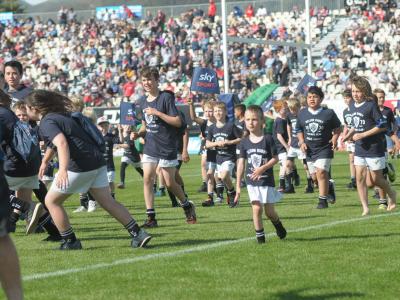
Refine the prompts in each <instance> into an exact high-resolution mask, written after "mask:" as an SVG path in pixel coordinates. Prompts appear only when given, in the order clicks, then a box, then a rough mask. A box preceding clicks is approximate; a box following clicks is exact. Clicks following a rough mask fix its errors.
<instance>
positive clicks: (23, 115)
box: [15, 109, 29, 123]
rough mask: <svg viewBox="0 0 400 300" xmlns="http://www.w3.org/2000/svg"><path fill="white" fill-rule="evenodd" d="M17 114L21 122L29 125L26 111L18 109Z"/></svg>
mask: <svg viewBox="0 0 400 300" xmlns="http://www.w3.org/2000/svg"><path fill="white" fill-rule="evenodd" d="M15 114H16V115H17V118H18V119H19V120H20V121H21V122H25V123H27V122H28V121H29V117H28V114H27V112H26V110H25V109H17V110H15Z"/></svg>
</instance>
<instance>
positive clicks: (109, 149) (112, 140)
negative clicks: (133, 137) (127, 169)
mask: <svg viewBox="0 0 400 300" xmlns="http://www.w3.org/2000/svg"><path fill="white" fill-rule="evenodd" d="M103 138H104V142H105V144H106V151H105V152H104V153H103V157H104V160H105V161H106V164H107V171H115V165H114V151H113V150H114V144H119V138H118V136H116V135H115V134H112V133H111V132H107V133H106V135H104V136H103Z"/></svg>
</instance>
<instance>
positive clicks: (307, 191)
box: [304, 186, 314, 194]
mask: <svg viewBox="0 0 400 300" xmlns="http://www.w3.org/2000/svg"><path fill="white" fill-rule="evenodd" d="M304 193H306V194H312V193H314V188H313V187H312V186H307V187H306V190H305V191H304Z"/></svg>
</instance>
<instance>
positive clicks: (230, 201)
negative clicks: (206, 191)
mask: <svg viewBox="0 0 400 300" xmlns="http://www.w3.org/2000/svg"><path fill="white" fill-rule="evenodd" d="M227 195H228V205H229V207H230V208H234V207H236V206H237V205H238V204H239V203H238V202H237V201H236V202H235V197H236V192H235V191H233V192H228V193H227Z"/></svg>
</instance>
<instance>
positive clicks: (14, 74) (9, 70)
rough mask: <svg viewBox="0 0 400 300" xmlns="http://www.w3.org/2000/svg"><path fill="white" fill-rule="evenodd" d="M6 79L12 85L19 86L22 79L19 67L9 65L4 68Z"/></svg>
mask: <svg viewBox="0 0 400 300" xmlns="http://www.w3.org/2000/svg"><path fill="white" fill-rule="evenodd" d="M4 79H5V81H6V82H7V84H8V85H9V86H10V87H13V88H17V87H18V86H19V83H20V81H21V74H19V72H18V70H17V68H13V67H10V66H7V67H6V68H5V70H4Z"/></svg>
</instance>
